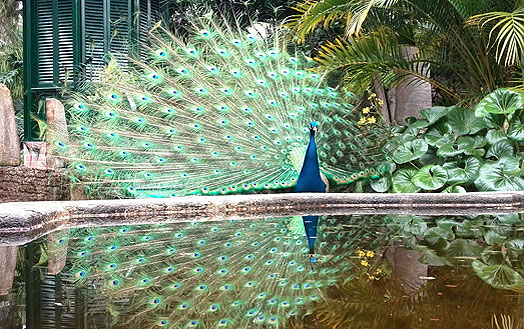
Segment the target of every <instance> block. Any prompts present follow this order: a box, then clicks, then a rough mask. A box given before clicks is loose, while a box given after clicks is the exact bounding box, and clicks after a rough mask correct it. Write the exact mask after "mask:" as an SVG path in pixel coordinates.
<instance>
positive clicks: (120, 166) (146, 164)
mask: <svg viewBox="0 0 524 329" xmlns="http://www.w3.org/2000/svg"><path fill="white" fill-rule="evenodd" d="M226 21H227V20H225V19H217V18H215V17H214V16H213V14H212V13H210V14H206V15H202V16H201V17H197V18H195V19H194V20H192V23H191V24H193V25H192V27H191V28H190V31H189V32H188V34H184V35H182V36H177V35H174V34H173V33H171V32H170V31H168V30H167V29H166V28H164V27H163V26H162V24H157V25H155V26H154V27H153V29H152V31H151V33H150V34H149V38H148V40H146V41H147V42H146V41H144V42H142V43H141V46H142V50H143V51H142V53H143V54H147V55H143V56H142V58H143V59H136V58H130V59H129V61H128V62H129V64H126V65H122V64H120V65H119V64H118V63H117V62H116V61H111V62H110V64H109V65H108V66H107V68H106V69H105V70H103V71H102V72H101V74H100V78H99V79H98V81H96V82H94V83H92V84H90V85H89V86H87V87H85V88H84V89H83V90H82V91H81V92H76V93H73V94H72V95H71V97H70V99H71V102H70V103H69V105H68V107H70V111H69V113H70V118H69V121H68V126H69V136H68V137H67V138H55V139H54V140H52V141H49V142H50V143H51V145H52V148H53V152H54V154H55V155H56V156H57V157H60V158H63V159H64V160H65V161H66V162H67V163H69V173H70V175H71V177H72V178H73V180H74V182H75V183H76V184H79V185H81V186H85V187H86V188H87V190H88V192H89V193H90V194H91V195H92V196H93V197H105V198H107V197H118V198H122V197H137V198H145V197H176V196H182V195H216V194H229V193H247V192H260V191H265V190H276V189H288V190H292V191H295V192H320V191H325V190H326V187H327V183H328V181H329V182H330V183H331V184H332V185H343V184H349V183H352V182H354V181H356V180H359V179H362V178H373V177H378V175H379V173H380V171H381V169H380V168H381V163H382V161H383V160H384V159H383V152H382V148H381V145H382V142H383V141H384V137H385V135H384V131H383V130H381V129H379V128H378V127H377V125H373V124H370V122H373V121H374V117H372V116H371V114H369V113H368V114H366V115H367V116H368V119H369V121H366V120H364V121H362V119H365V118H363V116H365V115H364V114H362V113H356V112H357V111H355V110H354V105H352V104H351V103H352V98H351V96H353V95H352V94H351V93H350V92H344V91H342V90H337V89H334V88H331V87H329V86H328V85H327V84H326V82H325V81H324V79H323V78H324V77H323V76H321V75H320V74H318V73H315V72H314V71H312V70H311V69H312V66H313V61H312V60H311V59H309V58H307V57H305V56H301V55H300V53H299V51H298V50H296V49H295V50H294V51H293V53H292V52H291V50H290V49H289V48H291V46H288V43H287V42H286V39H285V38H284V37H283V36H282V35H283V31H282V30H281V29H280V28H272V27H271V26H270V25H268V24H263V23H253V24H252V26H251V27H250V28H248V29H247V30H243V29H242V28H240V27H239V26H235V24H232V25H231V24H228V23H226ZM239 24H240V23H239ZM239 24H238V25H239ZM144 56H145V58H144ZM359 119H361V120H360V121H359ZM372 119H373V121H372ZM363 122H364V123H365V124H362V123H363ZM308 146H309V148H308Z"/></svg>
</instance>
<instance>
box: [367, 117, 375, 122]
mask: <svg viewBox="0 0 524 329" xmlns="http://www.w3.org/2000/svg"><path fill="white" fill-rule="evenodd" d="M375 122H377V119H375V117H369V118H368V123H375Z"/></svg>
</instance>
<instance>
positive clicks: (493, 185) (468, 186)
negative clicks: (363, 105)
mask: <svg viewBox="0 0 524 329" xmlns="http://www.w3.org/2000/svg"><path fill="white" fill-rule="evenodd" d="M421 114H422V116H423V119H420V120H416V119H414V118H413V120H411V121H410V124H409V125H408V126H407V127H398V128H396V129H397V131H398V132H399V134H398V135H397V136H396V137H395V138H394V139H392V140H391V142H390V143H389V145H387V147H386V148H387V150H388V153H389V155H390V157H391V160H392V162H391V163H390V165H389V167H388V172H387V173H386V174H385V175H384V177H382V178H381V179H379V180H377V181H374V182H371V187H372V188H373V189H374V190H375V191H376V192H386V191H390V192H394V193H412V192H419V191H430V192H466V191H470V192H473V191H518V190H522V189H524V179H523V173H524V172H523V166H522V155H523V152H522V150H524V149H523V142H524V123H523V120H524V94H522V93H520V94H519V93H517V92H514V91H511V90H508V89H498V90H495V91H494V92H492V93H491V94H489V95H487V96H486V97H485V98H484V99H483V100H482V101H481V102H479V103H478V105H477V106H476V107H475V108H474V110H473V109H467V108H462V107H458V106H451V107H441V106H437V107H432V108H428V109H424V110H422V111H421Z"/></svg>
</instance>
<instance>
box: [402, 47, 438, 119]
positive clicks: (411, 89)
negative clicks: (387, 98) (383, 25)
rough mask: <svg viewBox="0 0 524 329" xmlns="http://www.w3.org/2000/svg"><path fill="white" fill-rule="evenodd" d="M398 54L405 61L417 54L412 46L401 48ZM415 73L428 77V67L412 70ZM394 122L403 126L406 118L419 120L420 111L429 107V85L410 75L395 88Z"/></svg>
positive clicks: (417, 50) (416, 49) (430, 101)
mask: <svg viewBox="0 0 524 329" xmlns="http://www.w3.org/2000/svg"><path fill="white" fill-rule="evenodd" d="M400 52H401V53H402V55H403V56H404V58H405V59H406V60H411V59H413V58H414V57H415V56H416V55H417V54H418V52H419V49H418V48H417V47H414V46H403V47H402V48H401V49H400ZM414 69H415V71H416V72H418V73H421V74H423V75H426V76H429V68H428V67H417V68H414ZM395 98H396V104H395V105H396V107H395V121H396V122H398V123H399V124H405V120H406V118H408V117H416V118H420V117H421V116H420V110H422V109H425V108H428V107H431V105H432V100H431V84H429V83H428V82H426V81H423V80H421V79H420V78H418V77H416V76H414V75H411V76H408V77H407V78H406V80H405V81H404V82H403V83H402V84H400V85H398V86H397V87H396V97H395Z"/></svg>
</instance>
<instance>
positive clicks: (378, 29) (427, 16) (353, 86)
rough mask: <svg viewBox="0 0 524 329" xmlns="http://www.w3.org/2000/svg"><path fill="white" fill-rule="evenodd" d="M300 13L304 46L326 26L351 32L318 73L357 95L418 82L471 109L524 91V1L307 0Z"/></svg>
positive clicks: (325, 51) (322, 59)
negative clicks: (488, 98) (496, 94)
mask: <svg viewBox="0 0 524 329" xmlns="http://www.w3.org/2000/svg"><path fill="white" fill-rule="evenodd" d="M294 8H295V9H296V10H297V14H295V15H293V16H291V17H290V20H289V24H288V26H289V27H290V28H291V32H292V35H293V36H294V37H295V38H296V39H297V41H298V42H303V41H304V38H305V36H307V35H308V34H310V33H314V32H315V31H317V30H320V29H321V27H323V28H327V27H329V26H332V25H337V24H340V25H344V26H345V27H346V30H345V31H346V33H345V35H339V36H338V37H329V39H327V40H326V41H325V42H324V46H323V47H322V51H321V52H320V53H319V54H318V56H316V58H315V59H316V60H317V61H318V62H319V63H320V65H319V67H318V68H317V69H318V71H320V72H322V73H333V72H334V73H336V74H337V75H342V84H343V85H344V86H345V87H346V88H347V89H349V90H352V91H354V92H359V91H363V90H365V89H367V88H370V87H371V86H373V83H374V82H375V83H376V82H377V81H381V82H382V84H383V85H384V87H385V88H386V91H387V89H388V88H390V87H391V86H394V85H395V84H399V83H402V82H404V81H406V78H407V77H414V78H415V81H417V80H418V81H419V82H420V81H425V82H429V83H431V84H432V85H433V86H434V87H435V88H436V90H437V99H438V102H439V103H440V104H444V105H451V104H457V103H461V104H465V105H469V104H472V103H476V102H478V100H480V99H481V98H482V97H483V96H485V95H486V94H487V93H489V92H491V91H493V90H495V89H497V88H499V87H501V86H514V84H515V82H516V83H517V84H520V85H522V83H521V82H518V81H521V80H517V79H520V78H519V76H520V74H521V70H520V68H519V67H518V65H516V64H519V62H520V60H521V58H519V56H521V55H520V54H521V53H522V47H523V46H522V45H523V41H522V31H523V27H522V25H523V24H522V15H523V14H522V13H523V11H522V10H523V9H522V2H521V1H518V0H516V1H511V0H510V1H491V0H482V1H471V0H435V1H427V0H415V1H406V0H397V1H395V0H366V1H338V0H319V1H305V0H304V1H297V3H296V4H295V6H294ZM472 15H478V16H474V17H472V18H471V20H470V21H467V23H468V24H464V23H465V22H466V20H468V18H469V17H470V16H472ZM479 27H480V28H479ZM413 46H414V47H415V48H416V49H417V53H415V54H414V55H413V56H409V58H407V56H405V54H404V53H403V52H402V50H403V49H406V48H407V47H413ZM428 69H430V70H431V75H430V76H427V75H425V74H423V73H424V72H427V70H428Z"/></svg>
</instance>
